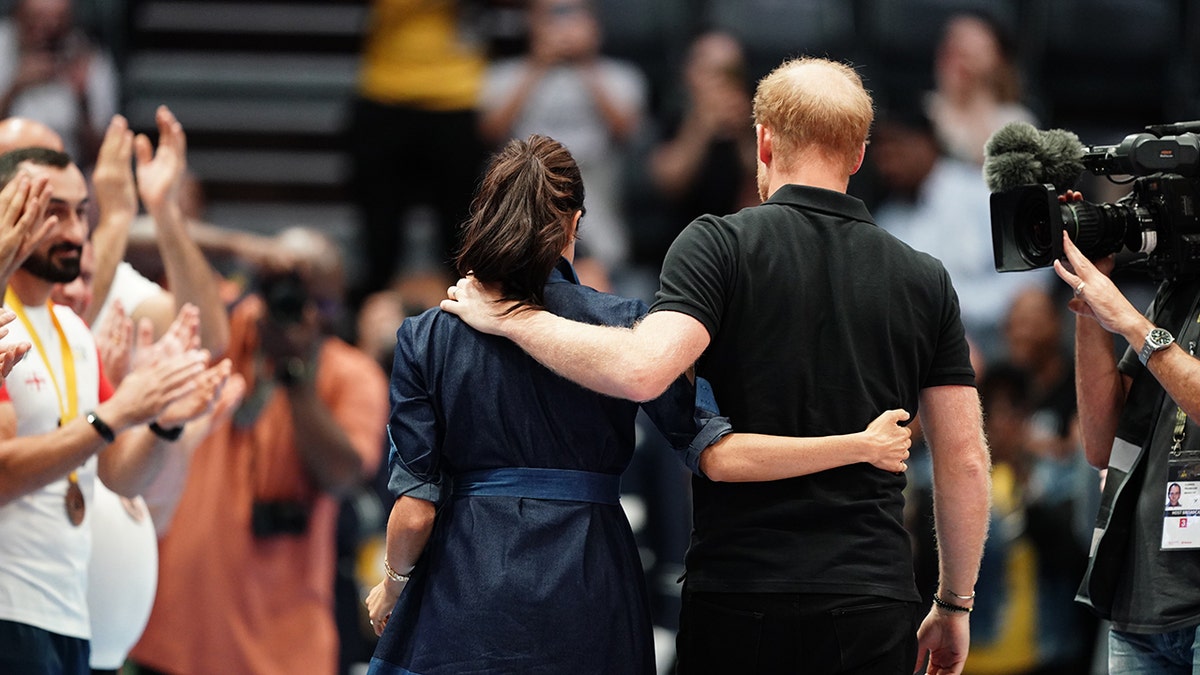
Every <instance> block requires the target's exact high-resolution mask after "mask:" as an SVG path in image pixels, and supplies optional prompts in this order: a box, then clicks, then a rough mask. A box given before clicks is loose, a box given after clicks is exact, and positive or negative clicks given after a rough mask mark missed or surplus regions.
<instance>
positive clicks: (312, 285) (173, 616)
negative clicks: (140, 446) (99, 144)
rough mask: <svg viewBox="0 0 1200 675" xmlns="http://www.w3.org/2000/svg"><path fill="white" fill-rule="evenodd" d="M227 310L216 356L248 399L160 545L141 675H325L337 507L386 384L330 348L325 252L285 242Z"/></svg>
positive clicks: (332, 663)
mask: <svg viewBox="0 0 1200 675" xmlns="http://www.w3.org/2000/svg"><path fill="white" fill-rule="evenodd" d="M274 249H275V251H276V252H277V256H276V257H275V258H274V259H272V260H269V261H266V263H267V264H266V265H261V266H260V269H259V274H258V275H259V277H260V280H259V292H258V293H255V294H252V295H249V296H247V297H245V298H244V299H242V300H241V301H240V302H238V303H237V304H236V305H235V306H234V307H233V309H232V310H231V321H230V327H231V339H230V346H229V350H228V356H229V357H230V358H231V359H232V360H233V368H234V370H235V371H236V372H239V373H241V374H242V376H243V377H245V378H246V382H247V387H248V390H247V393H246V396H245V399H244V401H243V403H242V405H241V406H240V407H239V408H238V410H237V411H236V412H234V413H233V415H232V419H230V420H228V421H225V422H223V423H221V424H220V425H219V426H216V427H215V428H214V430H213V431H212V433H211V434H210V435H209V436H208V438H206V439H205V440H204V441H203V442H202V443H201V445H200V447H199V448H198V449H197V451H196V454H195V456H194V459H193V460H192V466H191V469H190V471H189V473H188V478H187V485H186V487H185V488H184V491H183V496H182V498H181V499H180V502H179V507H178V510H177V511H176V514H175V518H174V522H173V524H172V526H171V529H170V530H169V531H168V532H167V534H166V535H165V536H164V537H163V538H162V539H161V540H160V544H159V559H160V564H159V569H160V581H159V588H158V596H157V597H156V598H155V603H154V610H153V612H152V614H151V616H150V622H149V625H148V626H147V628H146V632H145V634H144V635H143V636H142V640H141V642H140V643H138V645H137V647H136V648H135V649H134V651H133V658H134V660H135V661H136V662H137V663H138V664H139V665H141V666H143V670H142V672H146V673H155V672H169V673H174V674H176V675H189V674H200V673H265V672H296V673H327V674H332V673H334V672H335V670H336V663H337V656H338V637H337V631H336V628H335V623H334V613H333V602H334V600H333V598H334V593H333V580H334V572H335V570H334V560H335V539H334V534H335V529H336V524H337V523H336V518H337V514H338V501H337V497H338V496H339V495H341V494H344V493H346V492H347V491H348V490H350V489H352V488H354V487H356V486H358V485H359V484H361V483H362V482H363V481H365V480H366V479H367V478H368V477H370V476H372V475H374V472H375V470H376V468H377V466H378V463H379V460H380V457H381V453H380V451H379V448H380V443H381V442H382V434H383V428H384V425H385V423H386V422H387V416H388V403H387V380H386V378H385V376H384V374H383V372H382V370H381V369H380V367H379V366H378V365H377V364H376V363H375V361H374V360H373V359H371V358H370V357H369V356H367V355H366V354H364V353H362V352H361V351H359V350H358V349H355V348H354V347H352V346H350V345H348V344H346V343H345V342H342V341H341V340H339V339H337V338H336V337H333V336H332V335H330V330H329V329H330V326H331V318H332V317H333V316H335V315H336V313H337V310H338V308H339V307H340V302H341V300H342V297H341V295H342V282H343V278H342V264H341V256H340V255H339V251H338V249H337V246H336V245H335V244H333V243H332V242H331V241H329V240H328V239H327V238H325V237H323V236H321V235H320V234H318V233H317V232H314V231H312V230H307V229H300V228H295V229H290V230H287V231H284V232H283V233H282V234H280V235H279V236H278V237H276V239H275V246H274Z"/></svg>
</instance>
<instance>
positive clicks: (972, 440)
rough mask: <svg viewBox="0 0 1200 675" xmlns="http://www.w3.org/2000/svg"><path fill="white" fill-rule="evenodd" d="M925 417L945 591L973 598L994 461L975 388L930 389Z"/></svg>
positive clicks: (924, 394)
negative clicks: (991, 457) (991, 458)
mask: <svg viewBox="0 0 1200 675" xmlns="http://www.w3.org/2000/svg"><path fill="white" fill-rule="evenodd" d="M921 419H922V421H923V422H924V428H925V437H926V439H927V440H928V442H929V447H930V451H931V454H932V457H933V486H934V490H933V491H934V527H935V529H936V531H937V541H938V563H939V567H940V589H942V590H945V591H953V592H954V593H956V594H959V595H969V594H970V593H972V592H973V589H974V588H975V580H976V578H977V577H978V576H979V561H980V559H981V558H982V557H983V543H984V541H985V540H986V538H987V529H988V516H989V510H990V507H991V461H990V459H989V457H988V449H987V443H986V441H985V440H984V436H983V424H982V414H981V412H980V407H979V396H978V394H977V393H976V391H975V389H974V388H973V387H960V386H946V387H932V388H929V389H926V390H925V391H924V392H922V395H921Z"/></svg>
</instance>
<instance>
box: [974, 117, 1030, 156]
mask: <svg viewBox="0 0 1200 675" xmlns="http://www.w3.org/2000/svg"><path fill="white" fill-rule="evenodd" d="M1041 137H1042V132H1041V131H1038V128H1037V127H1035V126H1033V125H1032V124H1030V123H1028V122H1009V123H1008V124H1005V125H1004V126H1002V127H1000V128H999V129H997V130H996V131H995V133H993V134H992V136H991V138H989V139H988V140H987V143H986V144H984V146H983V156H984V158H985V159H986V158H988V157H998V156H1000V155H1005V154H1008V153H1010V152H1028V153H1031V154H1034V155H1036V154H1038V153H1039V152H1040V151H1041V146H1042V144H1041Z"/></svg>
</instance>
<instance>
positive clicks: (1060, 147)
mask: <svg viewBox="0 0 1200 675" xmlns="http://www.w3.org/2000/svg"><path fill="white" fill-rule="evenodd" d="M1042 149H1043V150H1042V154H1041V160H1042V166H1044V167H1045V173H1043V174H1042V182H1045V183H1053V184H1054V187H1055V189H1057V190H1058V191H1059V192H1063V191H1064V190H1067V189H1069V188H1072V187H1074V186H1075V182H1076V181H1077V180H1079V176H1081V175H1082V174H1083V171H1084V166H1083V161H1082V160H1083V143H1081V142H1080V141H1079V136H1076V135H1075V134H1074V133H1073V132H1070V131H1066V130H1064V129H1050V130H1048V131H1044V132H1042Z"/></svg>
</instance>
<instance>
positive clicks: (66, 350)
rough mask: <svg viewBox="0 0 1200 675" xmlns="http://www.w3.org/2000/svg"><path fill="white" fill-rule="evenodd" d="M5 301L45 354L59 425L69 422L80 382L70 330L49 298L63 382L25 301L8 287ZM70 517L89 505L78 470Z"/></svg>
mask: <svg viewBox="0 0 1200 675" xmlns="http://www.w3.org/2000/svg"><path fill="white" fill-rule="evenodd" d="M4 304H5V305H7V306H8V307H9V308H11V309H12V311H13V313H14V314H16V315H17V318H18V319H20V320H21V324H22V325H23V326H25V331H26V332H27V333H29V340H30V341H31V342H33V347H34V349H36V350H37V353H38V356H41V357H42V364H43V365H44V366H46V373H47V374H49V375H50V382H52V383H53V384H54V395H55V400H56V401H58V426H60V427H61V426H63V425H64V424H66V423H67V422H70V421H71V420H73V419H75V418H76V417H78V416H79V395H78V391H79V385H78V382H77V380H76V379H75V358H74V357H73V356H72V355H71V344H70V343H69V342H67V334H66V332H65V331H63V327H62V324H60V323H59V322H58V316H56V315H55V313H54V303H52V302H50V301H49V300H47V301H46V313H47V314H49V315H50V324H51V325H52V326H54V332H55V333H56V334H57V335H58V348H59V353H61V354H62V368H63V381H64V382H63V385H62V386H60V385H59V383H58V376H57V375H56V374H55V373H54V367H53V366H52V365H51V364H50V357H49V356H48V353H47V352H46V347H45V346H44V345H43V344H42V338H41V336H39V335H38V332H37V330H35V329H34V327H33V323H32V322H31V321H30V320H29V315H27V314H26V313H25V304H24V303H22V302H21V299H20V298H18V297H17V294H16V293H15V292H13V289H12V288H11V287H9V288H8V289H6V290H5V291H4ZM63 386H65V387H66V390H67V395H66V398H65V399H64V398H63V391H62V387H63ZM65 501H66V508H67V518H68V519H69V520H70V521H71V524H72V525H75V526H76V527H78V526H79V525H81V524H82V523H83V516H84V512H85V511H86V505H85V504H84V501H83V491H82V490H81V489H79V472H78V471H72V472H71V473H70V474H68V475H67V494H66V498H65Z"/></svg>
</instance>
